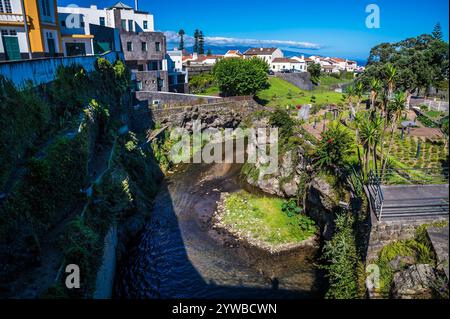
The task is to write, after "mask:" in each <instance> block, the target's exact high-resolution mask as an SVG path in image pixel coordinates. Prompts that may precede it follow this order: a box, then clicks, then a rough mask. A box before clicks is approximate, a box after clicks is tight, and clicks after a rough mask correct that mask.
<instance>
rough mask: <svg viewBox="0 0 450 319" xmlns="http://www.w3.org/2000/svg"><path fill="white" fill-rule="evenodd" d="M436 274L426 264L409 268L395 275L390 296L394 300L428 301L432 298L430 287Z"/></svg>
mask: <svg viewBox="0 0 450 319" xmlns="http://www.w3.org/2000/svg"><path fill="white" fill-rule="evenodd" d="M435 280H436V274H435V271H434V269H433V267H431V266H430V265H428V264H419V265H413V266H410V267H409V268H408V269H406V270H403V271H399V272H397V273H395V275H394V279H393V289H392V295H393V297H394V298H395V299H429V298H431V297H432V290H431V288H430V287H431V286H432V284H433V282H434V281H435Z"/></svg>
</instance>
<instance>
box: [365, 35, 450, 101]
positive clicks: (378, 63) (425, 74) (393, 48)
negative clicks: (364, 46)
mask: <svg viewBox="0 0 450 319" xmlns="http://www.w3.org/2000/svg"><path fill="white" fill-rule="evenodd" d="M438 29H439V28H438ZM438 33H439V32H438ZM437 35H438V34H437ZM448 55H449V49H448V44H447V43H445V42H444V41H442V40H441V39H439V38H435V37H434V36H433V35H430V34H422V35H420V36H417V37H415V38H408V39H405V40H402V41H400V42H397V43H382V44H379V45H377V46H375V47H373V48H372V49H371V51H370V55H369V58H368V63H367V67H366V70H365V72H364V73H363V74H362V75H361V76H360V80H361V81H363V82H364V83H365V84H366V85H368V84H369V83H370V81H371V79H373V78H376V79H378V80H380V81H381V82H382V83H387V82H388V79H387V76H388V75H389V74H388V73H387V72H386V68H387V65H388V64H391V65H392V66H393V67H395V69H396V71H397V72H396V75H395V88H394V89H396V90H401V91H403V92H405V93H406V95H407V96H406V97H407V102H409V99H410V97H411V95H412V93H413V92H415V91H419V90H420V89H426V90H427V89H428V88H429V87H430V86H435V87H437V86H439V85H440V83H442V81H448V60H449V57H448Z"/></svg>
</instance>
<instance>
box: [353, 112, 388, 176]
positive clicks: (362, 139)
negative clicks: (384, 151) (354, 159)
mask: <svg viewBox="0 0 450 319" xmlns="http://www.w3.org/2000/svg"><path fill="white" fill-rule="evenodd" d="M356 122H357V126H358V139H359V143H360V144H361V145H362V146H363V149H364V165H362V167H364V173H365V174H364V176H365V177H366V178H367V176H368V175H369V170H370V160H371V159H372V162H373V165H374V167H375V170H377V145H378V144H379V142H380V137H381V131H382V127H383V119H382V118H381V117H380V116H377V115H375V116H367V114H364V115H360V116H358V117H357V120H356ZM371 154H372V155H373V158H371Z"/></svg>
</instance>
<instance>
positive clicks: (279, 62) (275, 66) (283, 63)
mask: <svg viewBox="0 0 450 319" xmlns="http://www.w3.org/2000/svg"><path fill="white" fill-rule="evenodd" d="M270 69H271V70H272V71H274V72H281V71H283V70H291V71H297V72H304V70H303V64H302V63H301V62H300V61H297V60H294V59H290V58H275V59H273V60H272V63H271V64H270Z"/></svg>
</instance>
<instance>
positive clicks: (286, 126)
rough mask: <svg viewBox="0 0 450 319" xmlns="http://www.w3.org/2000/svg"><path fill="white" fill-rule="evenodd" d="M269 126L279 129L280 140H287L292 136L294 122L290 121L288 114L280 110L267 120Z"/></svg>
mask: <svg viewBox="0 0 450 319" xmlns="http://www.w3.org/2000/svg"><path fill="white" fill-rule="evenodd" d="M269 123H270V125H272V126H274V127H278V128H279V129H280V132H279V134H280V138H282V139H285V138H289V137H290V136H291V135H292V132H293V128H294V124H295V123H294V121H293V120H292V119H291V116H290V115H289V113H288V112H287V111H285V110H282V109H276V110H275V112H273V113H272V114H271V116H270V118H269Z"/></svg>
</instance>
